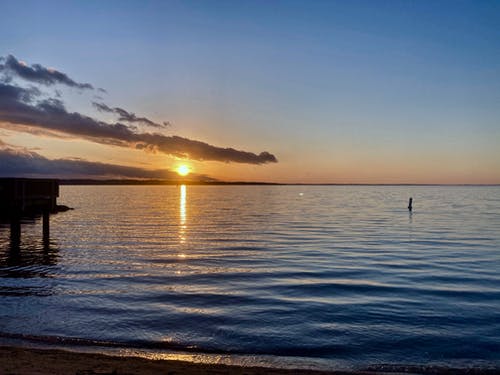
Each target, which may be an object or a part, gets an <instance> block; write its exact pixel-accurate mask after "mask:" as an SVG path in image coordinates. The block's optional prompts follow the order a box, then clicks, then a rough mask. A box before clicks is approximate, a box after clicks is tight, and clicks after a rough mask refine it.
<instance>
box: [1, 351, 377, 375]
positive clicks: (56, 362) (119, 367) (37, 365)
mask: <svg viewBox="0 0 500 375" xmlns="http://www.w3.org/2000/svg"><path fill="white" fill-rule="evenodd" d="M0 374H6V375H7V374H9V375H14V374H16V375H17V374H23V375H24V374H29V375H41V374H43V375H46V374H51V375H69V374H74V375H132V374H133V375H135V374H144V375H153V374H162V375H180V374H187V375H191V374H192V375H200V374H211V375H232V374H239V375H243V374H245V375H257V374H271V375H279V374H283V375H284V374H307V375H326V374H336V375H343V374H349V375H352V374H353V373H352V372H342V371H340V372H339V371H337V372H325V371H313V370H287V369H273V368H262V367H240V366H228V365H222V364H200V363H191V362H184V361H174V360H151V359H145V358H139V357H119V356H108V355H104V354H94V353H77V352H70V351H64V350H54V349H32V348H17V347H7V346H0ZM357 374H373V373H372V372H358V373H357Z"/></svg>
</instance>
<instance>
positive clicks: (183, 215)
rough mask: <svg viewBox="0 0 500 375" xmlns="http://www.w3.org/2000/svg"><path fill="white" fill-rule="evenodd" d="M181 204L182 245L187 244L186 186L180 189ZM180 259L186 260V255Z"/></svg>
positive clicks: (180, 226)
mask: <svg viewBox="0 0 500 375" xmlns="http://www.w3.org/2000/svg"><path fill="white" fill-rule="evenodd" d="M180 189H181V190H180V202H179V239H180V242H181V243H185V242H186V228H187V225H186V221H187V215H186V185H181V187H180ZM179 256H180V257H183V258H185V257H186V255H185V254H180V255H179Z"/></svg>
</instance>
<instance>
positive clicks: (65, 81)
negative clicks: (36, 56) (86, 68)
mask: <svg viewBox="0 0 500 375" xmlns="http://www.w3.org/2000/svg"><path fill="white" fill-rule="evenodd" d="M0 71H3V72H4V73H6V74H8V75H15V76H18V77H19V78H22V79H25V80H27V81H30V82H34V83H38V84H41V85H46V86H52V85H55V84H61V85H66V86H69V87H75V88H78V89H83V90H93V89H94V86H92V85H91V84H90V83H79V82H76V81H74V80H73V79H71V78H69V77H68V76H67V75H66V74H64V73H62V72H60V71H58V70H55V69H51V68H45V67H43V66H42V65H40V64H33V65H28V64H26V63H24V62H23V61H20V60H18V59H16V58H15V57H14V56H12V55H8V56H7V57H2V58H1V60H0Z"/></svg>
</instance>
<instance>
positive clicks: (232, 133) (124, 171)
mask: <svg viewBox="0 0 500 375" xmlns="http://www.w3.org/2000/svg"><path fill="white" fill-rule="evenodd" d="M0 5H1V12H0V176H31V177H48V176H50V177H62V178H86V177H88V178H166V179H171V178H177V177H176V176H177V174H176V172H175V170H176V169H177V168H178V167H179V166H180V165H183V164H185V165H187V166H189V169H190V171H191V174H190V178H192V179H203V180H223V181H262V182H282V183H437V184H442V183H444V184H500V147H499V145H500V43H499V41H500V2H498V1H481V0H477V1H472V0H471V1H459V0H454V1H444V0H440V1H410V0H407V1H403V0H401V1H355V0H354V1H319V0H317V1H292V0H290V1H257V0H255V1H215V0H214V1H64V2H63V1H61V2H58V1H43V2H42V1H7V0H0Z"/></svg>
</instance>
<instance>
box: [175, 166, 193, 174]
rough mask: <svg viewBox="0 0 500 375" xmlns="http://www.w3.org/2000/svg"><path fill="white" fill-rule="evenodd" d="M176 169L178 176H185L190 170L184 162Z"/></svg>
mask: <svg viewBox="0 0 500 375" xmlns="http://www.w3.org/2000/svg"><path fill="white" fill-rule="evenodd" d="M176 171H177V174H179V175H180V176H187V175H188V174H189V172H191V170H190V168H189V166H187V165H186V164H182V165H179V166H178V167H177V169H176Z"/></svg>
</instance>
